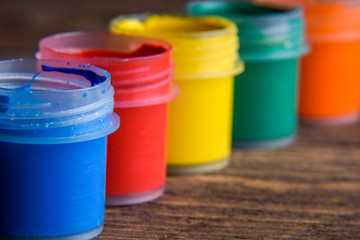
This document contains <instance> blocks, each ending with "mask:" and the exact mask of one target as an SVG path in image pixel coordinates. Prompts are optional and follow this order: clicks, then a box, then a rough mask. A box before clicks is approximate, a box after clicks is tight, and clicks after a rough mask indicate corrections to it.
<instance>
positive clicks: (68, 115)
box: [0, 60, 119, 143]
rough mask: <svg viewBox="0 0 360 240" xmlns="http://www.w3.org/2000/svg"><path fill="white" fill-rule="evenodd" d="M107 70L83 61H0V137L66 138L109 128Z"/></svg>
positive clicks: (114, 120) (112, 126) (112, 122)
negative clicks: (82, 62)
mask: <svg viewBox="0 0 360 240" xmlns="http://www.w3.org/2000/svg"><path fill="white" fill-rule="evenodd" d="M113 94H114V90H113V88H112V86H111V85H110V75H109V74H108V73H107V72H106V71H104V70H102V69H100V68H97V67H94V66H90V65H87V64H81V63H74V62H64V61H52V60H10V61H0V141H8V142H18V143H68V142H78V141H86V140H91V139H96V138H100V137H103V136H106V135H108V134H110V133H112V132H114V131H115V130H116V129H117V128H118V125H119V119H118V116H117V115H116V114H114V113H113V105H114V101H113Z"/></svg>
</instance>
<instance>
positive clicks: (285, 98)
mask: <svg viewBox="0 0 360 240" xmlns="http://www.w3.org/2000/svg"><path fill="white" fill-rule="evenodd" d="M187 11H188V12H189V13H190V14H194V15H220V16H224V17H227V18H229V19H230V20H232V21H234V22H235V23H236V25H237V27H238V29H239V33H238V35H239V39H240V46H241V47H240V50H239V53H240V56H241V58H242V59H244V61H245V66H246V71H245V72H244V73H243V74H242V75H239V76H237V77H236V80H235V90H234V117H233V145H234V146H236V147H244V148H278V147H284V146H287V145H290V144H292V143H293V142H294V139H295V134H296V130H297V112H296V111H297V107H296V104H297V80H298V67H299V64H298V62H299V57H300V56H302V55H303V54H304V53H305V52H306V51H307V47H306V45H305V43H304V33H303V32H304V26H303V19H302V11H301V9H299V8H277V7H269V6H262V5H258V4H254V3H249V2H235V1H192V2H189V4H188V5H187Z"/></svg>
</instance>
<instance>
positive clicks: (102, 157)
mask: <svg viewBox="0 0 360 240" xmlns="http://www.w3.org/2000/svg"><path fill="white" fill-rule="evenodd" d="M113 94H114V90H113V88H112V87H111V85H110V75H109V74H108V73H107V72H106V71H104V70H102V69H99V68H97V67H93V66H90V65H85V64H79V63H72V62H62V61H48V60H41V61H37V60H11V61H1V62H0V152H1V157H0V193H1V197H0V213H1V214H0V238H1V239H5V240H6V239H16V240H23V239H24V240H25V239H26V240H29V239H30V240H35V239H49V240H57V239H59V240H60V239H62V240H63V239H72V240H78V239H92V238H94V237H96V236H97V235H99V234H100V233H101V231H102V226H103V221H104V212H105V162H106V139H107V135H108V134H110V133H112V132H114V131H115V130H116V129H117V128H118V125H119V118H118V116H117V115H116V114H115V113H113V104H114V101H113Z"/></svg>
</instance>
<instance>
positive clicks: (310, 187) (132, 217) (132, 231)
mask: <svg viewBox="0 0 360 240" xmlns="http://www.w3.org/2000/svg"><path fill="white" fill-rule="evenodd" d="M184 2H185V1H180V0H177V1H165V0H162V1H152V2H150V1H141V0H133V1H131V2H127V3H124V1H116V0H94V1H84V0H81V1H71V0H64V1H58V2H55V1H45V0H32V1H26V0H11V1H6V2H4V1H3V2H2V3H1V8H0V33H1V38H0V59H9V58H19V57H22V58H31V57H33V54H34V52H35V51H36V49H37V41H38V39H39V38H41V37H44V36H46V35H49V34H53V33H57V32H64V31H73V30H102V31H106V29H107V24H108V21H109V20H110V19H111V18H113V17H115V16H116V15H118V14H120V13H130V12H142V11H146V10H148V11H158V12H159V11H160V12H163V11H170V12H175V11H180V10H181V8H182V6H183V4H184ZM96 239H99V240H100V239H102V240H106V239H360V124H356V125H352V126H346V127H310V126H301V127H300V129H299V132H298V141H297V142H296V144H295V145H293V146H292V147H288V148H285V149H280V150H268V151H259V150H256V151H253V150H238V149H234V150H233V155H232V161H231V164H230V166H229V167H228V168H226V169H224V170H222V171H219V172H215V173H212V174H204V175H193V176H170V177H168V181H167V190H166V193H165V195H164V196H163V197H162V198H160V199H159V200H157V201H155V202H152V203H147V204H142V205H135V206H129V207H111V208H107V209H106V220H105V228H104V231H103V233H102V234H101V235H100V236H99V237H98V238H96Z"/></svg>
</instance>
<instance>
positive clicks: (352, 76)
mask: <svg viewBox="0 0 360 240" xmlns="http://www.w3.org/2000/svg"><path fill="white" fill-rule="evenodd" d="M312 47H313V51H312V53H311V55H309V56H306V57H305V58H304V59H303V61H302V78H301V82H300V89H301V91H300V99H301V102H300V115H301V116H302V117H305V118H317V117H331V116H345V115H354V114H357V113H358V111H359V109H360V97H359V94H360V41H359V42H319V43H313V45H312Z"/></svg>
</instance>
